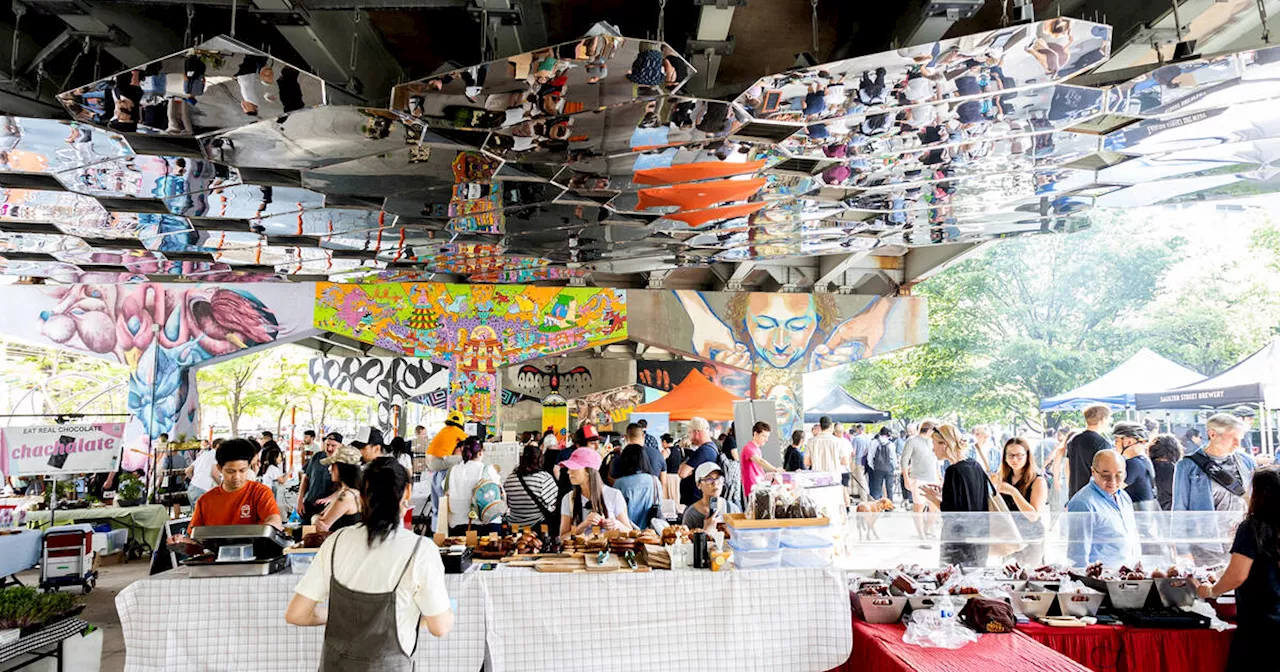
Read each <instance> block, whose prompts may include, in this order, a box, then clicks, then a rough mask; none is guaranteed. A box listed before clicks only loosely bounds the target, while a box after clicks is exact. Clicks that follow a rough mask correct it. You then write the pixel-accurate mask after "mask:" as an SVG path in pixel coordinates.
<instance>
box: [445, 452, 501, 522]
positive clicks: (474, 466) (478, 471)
mask: <svg viewBox="0 0 1280 672" xmlns="http://www.w3.org/2000/svg"><path fill="white" fill-rule="evenodd" d="M459 448H461V450H462V464H458V465H455V466H453V467H450V468H449V473H448V474H446V475H445V477H444V494H445V495H446V496H447V497H448V498H449V510H448V518H446V520H447V521H448V523H449V536H461V535H464V534H466V533H467V530H468V529H475V530H476V532H477V533H479V534H480V535H481V536H483V535H485V534H487V533H489V532H490V531H491V530H490V529H489V528H493V529H495V530H496V528H497V525H494V524H492V523H483V522H481V521H476V523H475V524H474V525H473V524H472V521H471V516H470V514H471V510H472V509H473V508H475V507H474V504H473V502H474V500H475V493H476V489H477V488H478V487H479V486H480V485H482V484H483V483H486V482H488V483H495V484H497V483H501V482H502V481H501V479H499V478H498V470H497V469H494V468H493V465H489V464H485V463H484V462H481V461H480V458H481V456H483V455H484V444H483V443H480V439H477V438H476V437H474V436H468V437H467V438H466V439H463V441H462V443H461V445H460V446H459Z"/></svg>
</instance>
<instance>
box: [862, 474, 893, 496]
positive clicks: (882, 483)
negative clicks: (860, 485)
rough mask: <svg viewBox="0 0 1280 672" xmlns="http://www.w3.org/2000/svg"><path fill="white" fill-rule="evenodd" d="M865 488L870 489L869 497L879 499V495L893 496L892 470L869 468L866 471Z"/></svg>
mask: <svg viewBox="0 0 1280 672" xmlns="http://www.w3.org/2000/svg"><path fill="white" fill-rule="evenodd" d="M867 488H868V489H869V490H871V499H880V498H881V497H888V498H890V499H892V498H893V470H892V469H890V470H885V471H881V470H878V469H870V470H868V471H867Z"/></svg>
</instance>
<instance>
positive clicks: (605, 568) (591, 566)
mask: <svg viewBox="0 0 1280 672" xmlns="http://www.w3.org/2000/svg"><path fill="white" fill-rule="evenodd" d="M583 562H584V563H585V564H586V566H587V571H588V572H616V571H618V570H620V569H622V561H621V560H619V559H618V556H616V555H614V554H612V553H610V554H609V555H608V556H606V557H605V559H604V563H597V562H596V559H595V558H584V559H583ZM627 569H630V567H628V568H627Z"/></svg>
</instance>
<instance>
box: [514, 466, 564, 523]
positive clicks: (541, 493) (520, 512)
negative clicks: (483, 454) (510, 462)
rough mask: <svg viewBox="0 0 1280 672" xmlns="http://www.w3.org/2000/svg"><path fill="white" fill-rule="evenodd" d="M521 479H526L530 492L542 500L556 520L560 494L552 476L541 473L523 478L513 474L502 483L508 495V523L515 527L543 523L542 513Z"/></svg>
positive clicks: (557, 521) (544, 506)
mask: <svg viewBox="0 0 1280 672" xmlns="http://www.w3.org/2000/svg"><path fill="white" fill-rule="evenodd" d="M521 478H523V479H524V483H525V485H528V486H529V491H532V492H533V494H534V496H535V497H537V498H538V499H539V500H541V503H542V507H543V508H544V509H546V510H547V511H550V512H551V513H552V518H555V515H554V514H555V510H556V499H557V497H558V496H559V494H560V493H559V491H557V490H556V481H555V479H553V478H552V477H551V474H548V473H547V472H545V471H539V472H537V473H534V474H530V475H528V476H523V477H522V476H518V475H516V474H515V473H512V474H511V475H510V476H507V480H505V481H503V483H502V489H503V490H504V491H505V492H506V495H507V515H506V517H505V520H506V522H508V523H511V524H513V525H533V524H535V523H539V522H542V511H540V510H539V509H538V504H537V502H535V501H534V500H533V498H532V497H530V496H529V491H526V490H525V486H524V485H521V484H520V479H521ZM548 522H551V521H548ZM554 522H555V523H556V524H559V522H560V521H559V520H555V521H554Z"/></svg>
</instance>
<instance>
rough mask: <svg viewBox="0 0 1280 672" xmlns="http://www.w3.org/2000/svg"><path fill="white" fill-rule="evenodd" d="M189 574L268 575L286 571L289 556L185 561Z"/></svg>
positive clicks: (205, 577)
mask: <svg viewBox="0 0 1280 672" xmlns="http://www.w3.org/2000/svg"><path fill="white" fill-rule="evenodd" d="M184 566H185V567H186V568H187V575H188V576H190V577H191V578H193V579H210V578H218V577H228V576H267V575H269V574H275V573H276V572H281V571H284V569H285V567H288V566H289V556H287V555H282V556H279V557H276V558H271V559H269V560H251V561H249V562H212V561H200V562H190V563H184Z"/></svg>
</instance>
